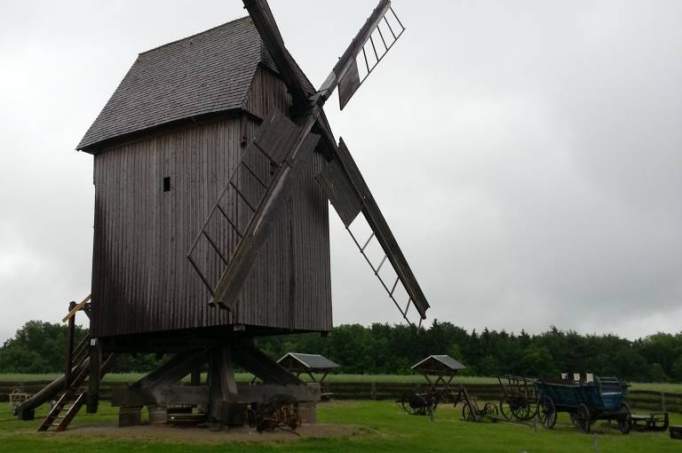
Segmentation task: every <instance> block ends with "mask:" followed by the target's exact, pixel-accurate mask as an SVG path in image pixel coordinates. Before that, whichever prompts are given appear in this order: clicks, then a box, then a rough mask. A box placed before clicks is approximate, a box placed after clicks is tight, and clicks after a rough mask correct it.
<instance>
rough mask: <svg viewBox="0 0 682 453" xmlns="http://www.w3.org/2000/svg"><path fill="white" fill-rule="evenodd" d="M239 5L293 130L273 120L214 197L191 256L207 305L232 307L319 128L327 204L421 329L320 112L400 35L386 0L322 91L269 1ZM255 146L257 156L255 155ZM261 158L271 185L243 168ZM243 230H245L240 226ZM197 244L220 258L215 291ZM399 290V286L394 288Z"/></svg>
mask: <svg viewBox="0 0 682 453" xmlns="http://www.w3.org/2000/svg"><path fill="white" fill-rule="evenodd" d="M244 4H245V6H246V8H247V9H248V10H249V14H250V15H251V17H252V19H253V20H254V23H255V25H256V27H257V28H258V31H259V33H260V35H261V38H262V39H263V41H264V42H265V43H266V46H267V47H268V50H269V51H270V53H271V55H272V57H273V59H274V60H275V63H276V65H277V67H278V68H279V70H280V73H281V75H282V78H283V80H284V81H285V83H286V85H287V87H288V89H289V91H290V92H291V93H292V98H293V99H292V100H293V104H294V108H293V113H294V115H295V121H296V124H294V123H293V122H291V121H290V120H288V119H287V118H284V117H282V118H271V119H269V120H268V121H267V122H266V124H265V125H263V126H262V127H261V131H260V133H261V134H260V135H259V136H258V137H257V138H256V140H255V141H254V143H252V144H251V145H249V147H248V148H247V150H246V151H245V153H244V154H243V157H242V160H241V161H240V162H239V164H238V166H237V168H236V169H235V171H234V173H233V174H232V176H231V177H230V180H229V183H228V184H227V186H226V188H225V190H224V191H223V192H222V193H221V194H220V196H219V197H218V201H217V202H216V205H215V206H214V208H213V210H212V211H211V212H210V215H209V217H208V218H207V220H206V222H205V224H204V226H203V228H202V230H201V232H200V234H199V235H198V236H197V238H196V240H195V242H194V244H193V245H192V248H191V249H190V251H189V253H188V259H189V261H190V263H191V265H192V267H193V268H194V269H195V271H196V272H197V273H198V274H199V276H200V277H201V280H202V282H203V283H204V285H205V286H206V287H207V289H208V290H209V292H210V294H211V295H212V299H211V301H210V303H211V304H212V305H218V306H220V307H221V308H228V309H230V308H233V307H234V303H235V302H236V298H237V296H238V294H239V291H240V288H241V285H242V284H243V281H244V280H245V279H246V276H247V274H248V273H249V271H250V269H251V266H252V265H253V262H254V260H255V256H256V254H257V252H258V249H259V248H260V247H261V246H262V243H263V242H264V239H265V235H266V234H267V230H268V224H269V223H271V222H272V220H273V218H274V216H275V213H276V211H277V205H278V201H279V200H281V199H282V197H283V195H284V194H285V193H286V192H287V188H288V184H289V182H288V180H289V174H290V170H291V169H293V168H294V167H295V166H296V164H297V162H298V157H299V156H300V155H303V154H305V153H308V152H312V151H313V150H314V149H315V148H316V146H317V143H318V141H319V140H320V137H319V136H317V135H315V134H312V133H311V130H312V128H313V127H314V126H317V128H318V130H319V131H320V132H321V133H322V138H323V139H324V142H325V145H326V147H327V149H328V150H329V152H330V153H331V156H332V157H329V156H328V158H331V160H330V161H329V162H328V163H329V164H330V165H328V169H329V171H327V172H323V173H321V174H320V175H319V178H318V182H320V183H321V184H322V185H323V186H324V187H325V188H326V190H327V193H328V196H329V197H330V200H331V201H332V204H333V205H334V207H335V209H336V211H337V213H338V214H339V216H340V217H341V218H342V220H343V222H344V225H345V226H346V227H347V228H348V232H349V233H350V235H351V237H352V239H353V241H354V242H355V244H356V245H357V246H358V249H359V250H360V252H361V254H362V255H363V256H364V258H365V259H366V261H367V262H368V264H369V265H370V267H371V269H372V270H373V272H374V274H375V275H376V276H377V278H378V279H379V281H380V282H381V284H382V286H383V287H384V289H385V290H386V292H387V294H388V295H389V298H390V299H391V300H392V301H393V303H394V304H395V305H396V307H397V308H398V310H399V311H400V313H401V316H402V317H403V318H404V319H405V320H406V321H407V322H408V323H409V324H411V325H414V323H413V322H412V321H411V320H410V319H409V318H408V314H409V308H410V305H414V306H415V309H416V310H415V311H416V312H418V314H419V317H420V319H419V325H420V326H421V323H422V320H423V319H425V318H426V314H425V313H426V310H428V308H429V304H428V302H427V301H426V298H425V296H424V294H423V292H422V290H421V288H420V287H419V284H418V282H417V280H416V278H415V277H414V275H413V274H412V271H411V269H410V266H409V264H408V263H407V260H406V259H405V257H404V256H403V254H402V251H401V250H400V247H399V246H398V244H397V242H396V240H395V238H394V237H393V234H392V232H391V230H390V228H389V227H388V224H387V222H386V220H385V218H384V217H383V214H382V213H381V210H380V209H379V207H378V205H377V204H376V202H375V200H374V198H373V196H372V195H371V192H370V191H369V188H368V187H367V184H366V183H365V181H364V179H363V177H362V175H361V172H360V171H359V169H358V168H357V164H356V163H355V161H354V160H353V158H352V156H351V155H350V152H349V151H348V149H347V148H346V146H345V144H344V143H343V140H341V141H340V143H339V144H338V145H337V144H336V142H335V139H334V137H333V133H332V132H331V129H330V128H329V125H328V123H327V120H326V117H325V115H324V111H323V110H322V107H323V105H324V103H325V102H326V100H327V99H328V98H329V96H330V95H331V94H332V93H333V91H334V89H336V87H337V86H338V87H339V96H340V104H341V107H342V108H343V107H345V105H346V104H347V102H348V101H349V99H350V98H351V97H352V96H353V94H354V93H355V92H356V91H357V89H358V88H359V87H360V86H361V85H362V83H363V82H364V81H365V80H366V79H367V77H368V76H369V74H370V73H371V72H372V71H373V70H374V69H375V68H376V66H377V65H378V63H379V62H380V61H381V60H382V59H383V58H384V57H385V55H386V54H387V53H388V51H389V50H390V49H391V48H392V47H393V45H394V44H395V42H397V40H398V39H399V38H400V36H402V34H403V33H404V31H405V27H404V26H403V24H402V22H401V21H400V19H399V18H398V16H397V15H396V14H395V11H394V10H393V9H392V7H391V2H390V0H380V2H379V5H378V6H377V7H376V8H375V9H374V11H373V12H372V14H371V16H370V17H369V19H368V20H367V21H366V22H365V24H364V25H363V27H362V28H361V29H360V31H359V32H358V33H357V35H356V36H355V38H354V39H353V41H352V43H351V45H350V46H349V47H348V48H347V49H346V51H345V52H344V54H343V55H342V56H341V58H340V59H339V61H338V62H337V64H336V65H335V66H334V68H333V70H332V72H331V73H330V74H329V76H328V77H327V79H326V80H325V81H324V83H323V84H322V85H321V87H320V89H319V90H317V91H316V92H315V90H314V88H313V87H312V86H310V83H309V82H308V81H307V79H306V78H305V76H304V75H303V73H302V72H301V70H300V68H299V67H298V66H297V65H296V63H295V62H294V61H293V58H292V57H291V55H290V54H289V52H288V50H287V49H286V47H284V43H283V40H282V37H281V35H280V33H279V29H278V28H277V25H276V23H275V20H274V18H273V17H272V13H271V11H270V8H269V6H268V4H267V1H266V0H244ZM391 22H393V25H392V24H391ZM382 27H384V30H382ZM388 33H390V36H389V34H388ZM378 42H381V43H382V44H383V49H382V48H381V47H378V46H377V43H378ZM369 49H371V51H372V52H373V55H374V59H372V58H370V57H371V55H372V54H370V57H368V52H369ZM358 59H361V62H364V64H365V67H364V69H365V70H366V71H363V74H362V75H360V71H359V69H358V67H359V65H358ZM276 121H279V125H278V126H277V125H273V124H274V123H275V122H276ZM287 131H288V132H287ZM287 134H288V135H287ZM263 137H265V138H263ZM254 146H255V147H256V149H253V147H254ZM258 153H260V154H262V155H263V157H265V158H266V161H267V162H268V163H269V165H268V166H266V167H267V168H270V169H271V170H272V169H273V168H275V171H274V172H272V171H271V172H270V176H272V178H270V179H268V178H267V177H263V178H259V177H258V174H257V172H256V170H255V169H254V168H253V167H251V166H249V165H248V163H247V160H248V158H249V156H251V155H257V154H258ZM242 167H243V168H244V171H246V172H247V173H248V175H250V179H249V178H244V177H242V174H243V171H242ZM325 173H326V175H325ZM248 175H247V176H248ZM249 180H251V181H252V184H255V185H256V186H258V185H260V190H255V192H254V189H251V190H248V189H247V187H245V185H247V182H246V181H249ZM254 181H256V182H254ZM249 193H256V200H249V198H248V197H249V195H248V194H249ZM225 197H228V199H234V202H233V203H232V204H231V205H230V206H234V207H235V211H236V212H235V213H234V217H231V216H232V211H231V210H230V211H229V213H228V212H227V211H226V210H225V209H223V208H222V207H221V202H222V200H223V199H224V198H225ZM230 197H231V198H230ZM240 202H241V203H244V204H245V205H246V207H247V209H244V210H242V211H241V214H240V211H239V209H238V206H239V203H240ZM359 213H362V214H363V217H364V218H365V220H366V221H367V224H368V225H369V226H370V228H371V229H372V234H371V236H370V237H369V239H367V240H365V241H364V242H363V245H360V242H359V239H358V237H357V236H356V235H355V234H354V233H353V232H352V231H351V230H350V228H349V225H350V224H351V223H353V221H354V220H355V219H356V217H357V216H358V214H359ZM216 217H217V218H219V219H221V218H222V219H224V220H223V222H227V223H228V224H229V227H230V228H231V230H233V231H231V236H229V235H228V238H232V239H230V245H229V246H228V247H227V252H226V253H224V254H223V253H221V249H220V245H219V243H217V242H216V240H215V238H213V237H212V236H211V235H210V234H209V232H208V230H207V228H208V227H209V225H210V222H211V221H212V219H214V218H216ZM242 225H244V226H243V227H242ZM373 239H376V240H375V241H374V242H375V243H377V244H378V245H379V247H380V248H381V250H382V251H383V252H384V255H383V258H381V259H380V262H379V264H375V263H374V261H372V259H371V257H370V256H369V255H368V253H367V247H368V246H369V245H370V243H371V242H372V241H373ZM200 243H206V244H208V246H210V249H209V250H212V253H213V255H214V261H215V260H218V259H219V262H221V263H222V264H223V266H222V267H221V268H219V269H218V270H215V271H214V274H216V275H217V276H218V278H217V283H215V284H212V283H211V281H209V278H207V276H206V275H205V273H206V270H204V271H203V272H202V270H201V269H200V266H199V263H197V262H196V259H195V257H194V255H195V252H196V248H197V246H198V244H200ZM386 261H389V262H390V264H391V266H390V267H391V268H392V269H393V271H394V272H395V273H396V280H395V281H393V280H392V279H390V280H388V279H387V278H385V276H382V274H381V273H382V269H385V268H386V267H385V262H386ZM214 280H215V279H214ZM391 282H393V283H391ZM399 283H400V286H398V284H399ZM389 286H390V288H389ZM400 289H401V290H402V292H405V293H406V294H407V295H408V299H407V301H406V302H405V308H402V304H403V302H402V301H400V300H399V297H398V292H400V291H399V290H400Z"/></svg>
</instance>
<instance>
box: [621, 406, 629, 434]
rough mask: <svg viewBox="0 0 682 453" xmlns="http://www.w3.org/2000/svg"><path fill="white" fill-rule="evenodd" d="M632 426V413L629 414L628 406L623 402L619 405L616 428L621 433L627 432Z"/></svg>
mask: <svg viewBox="0 0 682 453" xmlns="http://www.w3.org/2000/svg"><path fill="white" fill-rule="evenodd" d="M631 428H632V415H631V414H630V406H628V405H627V403H623V404H621V406H620V414H619V416H618V429H619V430H620V432H621V433H623V434H629V433H630V429H631Z"/></svg>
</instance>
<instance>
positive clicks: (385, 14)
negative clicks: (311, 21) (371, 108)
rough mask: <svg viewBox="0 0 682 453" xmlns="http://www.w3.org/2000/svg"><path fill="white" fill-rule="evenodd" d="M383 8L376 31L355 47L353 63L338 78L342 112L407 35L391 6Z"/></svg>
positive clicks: (374, 28) (374, 25)
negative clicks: (396, 44) (389, 52)
mask: <svg viewBox="0 0 682 453" xmlns="http://www.w3.org/2000/svg"><path fill="white" fill-rule="evenodd" d="M379 8H382V10H381V11H382V13H381V15H380V17H379V19H378V21H376V22H373V23H372V25H371V26H372V27H373V30H372V31H371V33H369V34H367V39H366V40H365V41H364V42H362V44H361V45H359V46H358V45H357V44H356V43H353V44H352V45H351V47H353V46H355V47H356V49H357V50H356V51H355V54H354V59H353V60H352V61H350V65H349V66H348V67H347V68H346V69H345V71H344V72H343V73H342V74H337V77H338V78H339V106H340V108H341V110H343V109H344V108H345V107H346V105H347V104H348V101H350V99H351V98H352V97H353V95H354V94H355V92H356V91H357V90H358V89H359V88H360V87H361V86H362V84H363V83H365V80H367V78H368V77H369V75H370V74H371V73H372V71H374V69H375V68H376V67H377V66H378V65H379V63H380V62H381V60H383V58H384V57H385V56H386V55H387V54H388V51H389V50H391V48H392V47H393V46H394V45H395V43H396V42H398V39H400V37H401V36H402V35H403V33H405V30H406V28H405V26H404V25H403V23H402V22H401V21H400V18H398V15H397V14H396V13H395V11H394V10H393V7H392V6H391V4H390V2H386V5H385V6H383V7H382V5H381V4H380V6H379Z"/></svg>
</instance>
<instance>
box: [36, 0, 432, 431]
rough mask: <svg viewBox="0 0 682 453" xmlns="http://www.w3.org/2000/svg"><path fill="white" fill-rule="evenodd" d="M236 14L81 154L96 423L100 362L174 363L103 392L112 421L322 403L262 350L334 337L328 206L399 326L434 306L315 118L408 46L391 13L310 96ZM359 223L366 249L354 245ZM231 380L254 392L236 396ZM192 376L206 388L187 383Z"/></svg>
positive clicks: (130, 93)
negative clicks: (147, 356) (136, 357)
mask: <svg viewBox="0 0 682 453" xmlns="http://www.w3.org/2000/svg"><path fill="white" fill-rule="evenodd" d="M244 6H245V7H246V9H247V11H248V12H249V16H248V17H244V18H241V19H237V20H234V21H231V22H228V23H226V24H223V25H220V26H217V27H215V28H212V29H210V30H207V31H204V32H202V33H198V34H196V35H193V36H190V37H188V38H185V39H181V40H178V41H175V42H172V43H169V44H166V45H163V46H160V47H158V48H155V49H152V50H149V51H147V52H143V53H141V54H140V55H139V56H138V57H137V59H136V60H135V63H134V64H133V65H132V67H131V68H130V70H129V71H128V73H127V75H126V76H125V77H124V78H123V80H122V82H121V83H120V85H119V86H118V88H117V89H116V91H115V92H114V94H113V95H112V97H111V99H109V101H108V102H107V104H106V105H105V106H104V108H103V110H102V111H101V113H100V114H99V115H98V117H97V118H96V119H95V121H94V122H93V124H92V126H91V127H90V128H89V129H88V131H87V132H86V134H85V136H84V137H83V139H82V140H81V142H80V143H79V145H78V149H79V150H80V151H83V152H85V153H88V154H89V155H91V156H92V158H93V161H94V186H95V213H94V214H95V215H94V241H93V244H94V245H93V271H92V294H93V296H92V299H91V300H90V301H89V305H88V306H89V310H88V312H87V313H88V315H89V316H90V320H91V323H90V326H91V327H90V330H91V331H90V336H89V338H88V344H87V348H85V349H86V350H87V352H88V357H89V358H90V359H91V360H90V359H89V360H88V361H87V364H86V362H82V363H81V362H79V363H80V365H82V367H83V368H82V369H85V367H87V368H88V369H89V379H88V390H87V401H88V410H89V412H92V411H94V410H96V408H97V397H98V385H99V380H100V378H101V374H102V372H103V370H102V365H103V360H102V358H103V357H110V355H111V354H113V353H150V352H151V353H160V354H161V353H162V354H170V355H172V358H170V359H169V360H168V362H167V363H165V364H163V365H162V366H161V367H160V368H159V369H157V370H155V371H153V372H152V373H150V374H149V375H147V376H146V377H144V378H143V379H141V380H140V381H138V382H137V383H135V384H133V385H132V386H130V387H129V388H126V389H121V390H120V391H117V392H115V393H114V395H113V396H112V403H113V404H114V405H115V406H119V407H120V408H121V410H120V417H119V419H120V423H121V424H134V423H136V422H138V421H139V419H140V416H139V414H140V411H141V410H142V407H144V406H147V407H149V408H152V410H153V411H154V413H155V414H160V415H159V416H158V417H155V419H160V420H163V419H164V416H163V412H164V411H165V410H167V409H168V408H169V407H178V406H180V407H194V408H196V409H201V410H205V411H207V415H208V419H209V421H211V422H215V423H219V424H223V425H241V424H243V423H244V421H245V420H246V419H247V417H246V413H247V411H248V410H249V408H251V407H253V406H254V405H268V404H269V403H270V402H271V400H272V398H274V397H275V396H281V395H288V396H289V397H290V399H291V398H293V399H295V400H296V401H299V402H312V403H314V402H315V401H317V400H319V388H318V389H317V390H316V389H315V388H311V386H307V385H304V383H303V382H301V380H300V379H298V378H297V377H296V376H294V375H292V374H290V373H288V372H287V371H286V370H285V369H284V368H283V367H282V366H281V365H279V364H277V363H276V362H275V361H274V360H272V358H270V357H268V356H267V355H265V354H263V353H262V352H261V351H260V350H258V348H257V347H256V346H255V339H256V338H257V337H259V336H267V335H278V334H284V333H287V334H291V333H309V332H319V333H321V334H325V333H327V332H329V331H330V330H331V328H332V306H331V303H332V301H331V272H330V244H329V202H331V205H332V206H333V207H334V208H335V210H336V212H337V213H338V214H339V216H340V217H341V220H342V221H343V223H344V225H345V226H346V228H347V229H348V231H349V233H350V234H351V237H352V238H353V240H354V242H355V244H356V245H357V247H358V249H359V251H360V253H361V255H362V256H363V257H364V259H365V260H366V261H367V262H368V264H369V265H370V267H371V270H372V272H373V273H374V274H375V275H376V276H377V277H378V279H379V281H380V283H381V285H382V287H383V288H384V289H385V290H386V293H387V294H388V297H389V299H390V301H391V302H392V303H393V304H394V305H395V306H396V307H397V308H398V309H399V312H400V315H401V316H402V317H403V318H405V320H407V321H408V322H410V323H415V324H416V322H417V321H418V323H419V324H420V325H421V322H422V320H424V319H425V318H426V311H427V310H428V308H429V304H428V302H427V300H426V297H425V295H424V293H423V292H422V290H421V287H420V286H419V284H418V282H417V279H416V278H415V276H414V274H413V273H412V271H411V269H410V266H409V264H408V262H407V259H406V258H405V256H404V255H403V253H402V251H401V249H400V247H399V246H398V243H397V241H396V239H395V237H394V236H393V233H392V231H391V229H390V228H389V226H388V223H387V222H386V219H385V218H384V216H383V214H382V212H381V210H380V209H379V206H378V204H377V203H376V200H375V199H374V197H373V195H372V193H371V191H370V190H369V187H368V186H367V184H366V183H365V180H364V178H363V176H362V173H361V171H360V169H359V168H358V166H357V164H356V163H355V161H354V159H353V157H352V155H351V153H350V151H349V150H348V147H347V146H346V144H345V143H344V142H343V140H342V139H341V140H339V141H338V142H337V141H336V138H335V137H334V134H333V132H332V130H331V126H330V125H329V121H328V120H327V118H326V115H325V112H324V110H323V107H324V104H325V102H326V101H327V100H328V99H329V97H330V96H331V95H332V94H333V92H334V91H336V89H337V88H338V91H339V97H340V104H341V106H342V107H345V105H346V104H347V102H348V101H349V100H350V98H351V97H352V96H353V94H354V93H355V92H356V91H357V89H358V88H359V87H360V86H361V85H362V84H363V82H364V81H365V79H366V78H367V76H369V74H370V73H371V72H372V71H373V70H374V69H375V68H376V67H377V65H378V63H379V62H380V61H381V60H382V59H383V57H384V56H385V55H386V54H387V52H388V51H389V49H391V48H392V47H393V45H394V44H395V43H396V42H397V40H398V38H400V37H401V36H402V33H403V31H404V30H405V27H404V26H403V25H402V23H401V22H400V19H398V16H397V15H396V14H395V12H394V11H393V8H392V7H391V2H390V0H381V1H380V2H379V4H378V6H377V7H376V8H375V10H374V11H373V12H372V14H371V16H370V17H369V19H368V20H367V22H366V23H365V24H364V25H363V26H362V27H361V29H360V31H359V32H358V34H357V35H356V36H355V38H354V39H353V40H352V42H351V45H350V46H349V47H348V48H347V50H346V51H345V52H344V53H343V54H342V56H341V58H339V59H338V62H337V63H336V64H335V65H334V67H333V68H332V71H331V72H330V74H329V76H328V77H327V79H325V81H324V82H323V83H322V84H321V85H320V87H319V88H315V87H314V86H313V85H312V83H311V82H310V81H309V79H308V78H307V77H306V75H305V74H304V73H303V71H302V70H301V68H300V67H299V66H298V64H297V63H296V61H295V60H294V59H293V57H292V56H291V54H290V53H289V51H288V49H287V48H286V47H285V46H284V40H283V38H282V36H281V34H280V31H279V29H278V27H277V24H276V21H275V19H274V17H273V16H272V12H271V11H270V8H269V6H268V3H267V1H266V0H244ZM370 52H371V53H370ZM372 56H373V57H372ZM363 57H364V58H363ZM368 57H371V58H368ZM359 65H360V66H359ZM356 222H361V223H365V224H367V225H368V226H369V230H371V234H370V235H369V238H365V237H362V238H360V237H358V236H356V235H355V234H354V233H353V232H352V229H353V228H355V225H356ZM356 231H357V229H356ZM369 249H372V251H373V252H378V253H382V252H383V253H382V254H381V255H380V256H379V257H378V258H377V256H375V255H370V254H369ZM370 256H372V257H373V258H370ZM85 305H86V304H83V306H85ZM77 308H78V307H77V306H74V307H72V309H77ZM408 312H409V313H408ZM67 362H68V363H69V365H67V377H66V382H67V383H71V386H73V384H74V382H75V381H73V379H74V376H73V371H77V376H76V377H78V379H77V380H80V382H83V380H81V376H82V369H81V368H78V369H77V370H74V369H73V368H74V367H72V366H71V363H72V362H73V361H72V360H71V359H70V358H69V359H67ZM237 366H239V367H240V368H241V369H244V370H246V371H249V372H251V373H253V374H254V375H255V376H257V377H258V378H259V379H260V381H261V382H262V384H261V385H248V384H245V385H241V384H238V383H237V382H236V381H235V379H234V369H235V367H237ZM200 369H208V379H207V382H199V381H198V380H197V379H193V384H194V385H189V386H188V385H182V384H181V383H180V382H181V380H182V378H184V377H185V376H187V375H188V374H192V375H193V376H195V377H197V376H199V373H198V370H200ZM60 386H61V387H60ZM60 386H56V387H59V388H60V389H63V382H62V383H61V384H60ZM56 387H55V388H56ZM78 395H81V393H78ZM36 401H38V400H36ZM78 401H79V402H80V403H82V398H80V399H79V400H78ZM80 403H79V404H80ZM29 406H30V407H29ZM32 408H33V405H28V406H26V407H25V408H24V409H26V412H25V413H27V414H28V413H29V412H28V411H30V410H32Z"/></svg>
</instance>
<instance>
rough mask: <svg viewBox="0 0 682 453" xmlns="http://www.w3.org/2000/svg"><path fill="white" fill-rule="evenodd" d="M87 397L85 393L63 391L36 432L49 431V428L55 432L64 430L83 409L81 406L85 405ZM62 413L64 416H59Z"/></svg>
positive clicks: (72, 390) (71, 390)
mask: <svg viewBox="0 0 682 453" xmlns="http://www.w3.org/2000/svg"><path fill="white" fill-rule="evenodd" d="M87 396H88V393H87V392H85V391H80V390H78V391H76V390H75V389H68V390H67V391H65V392H64V393H63V394H62V396H61V397H60V398H59V400H58V401H57V403H56V404H55V405H54V406H53V407H52V409H51V410H50V412H49V413H48V414H47V417H45V420H43V423H42V424H41V425H40V427H39V428H38V431H49V430H50V428H52V429H54V430H55V431H57V432H60V431H64V430H66V427H67V426H69V424H70V423H71V421H72V420H73V419H74V417H75V416H76V414H78V411H79V410H80V409H81V407H83V404H85V401H86V399H87ZM62 413H64V415H61V414H62Z"/></svg>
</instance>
